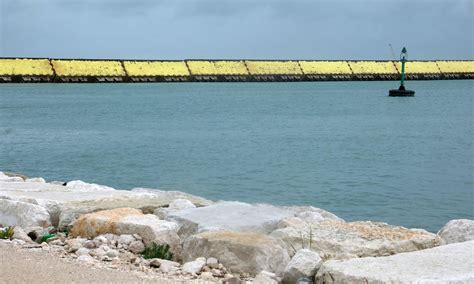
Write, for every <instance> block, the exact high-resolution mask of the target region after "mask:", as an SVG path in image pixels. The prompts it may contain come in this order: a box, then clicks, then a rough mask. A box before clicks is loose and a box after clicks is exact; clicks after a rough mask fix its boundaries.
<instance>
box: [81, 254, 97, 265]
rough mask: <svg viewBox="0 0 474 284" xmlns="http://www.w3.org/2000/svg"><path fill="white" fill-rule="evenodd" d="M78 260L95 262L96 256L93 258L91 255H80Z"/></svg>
mask: <svg viewBox="0 0 474 284" xmlns="http://www.w3.org/2000/svg"><path fill="white" fill-rule="evenodd" d="M77 260H79V261H82V262H88V263H91V262H94V258H92V257H91V256H90V255H85V254H84V255H80V256H79V257H78V258H77Z"/></svg>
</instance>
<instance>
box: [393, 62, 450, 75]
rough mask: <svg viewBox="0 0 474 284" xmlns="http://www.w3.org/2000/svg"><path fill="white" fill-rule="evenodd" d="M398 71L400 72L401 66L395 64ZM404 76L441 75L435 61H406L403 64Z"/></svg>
mask: <svg viewBox="0 0 474 284" xmlns="http://www.w3.org/2000/svg"><path fill="white" fill-rule="evenodd" d="M397 66H398V67H397V68H398V70H402V64H401V63H400V62H398V63H397ZM405 73H406V74H429V73H438V74H439V73H441V72H440V71H439V68H438V65H436V62H435V61H408V62H407V63H405Z"/></svg>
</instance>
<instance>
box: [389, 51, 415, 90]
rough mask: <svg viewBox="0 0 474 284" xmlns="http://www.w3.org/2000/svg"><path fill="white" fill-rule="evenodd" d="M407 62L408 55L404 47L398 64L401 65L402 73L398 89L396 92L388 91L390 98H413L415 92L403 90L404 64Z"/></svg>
mask: <svg viewBox="0 0 474 284" xmlns="http://www.w3.org/2000/svg"><path fill="white" fill-rule="evenodd" d="M407 61H408V53H407V49H406V48H405V47H403V48H402V52H401V53H400V62H401V63H402V73H401V79H400V87H399V88H398V89H396V90H390V91H389V92H388V95H389V96H390V97H413V96H415V91H412V90H406V89H405V63H406V62H407Z"/></svg>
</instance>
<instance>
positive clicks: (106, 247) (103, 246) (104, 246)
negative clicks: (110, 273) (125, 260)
mask: <svg viewBox="0 0 474 284" xmlns="http://www.w3.org/2000/svg"><path fill="white" fill-rule="evenodd" d="M100 248H102V249H103V250H104V251H106V252H107V251H109V250H110V247H109V246H108V245H101V246H100Z"/></svg>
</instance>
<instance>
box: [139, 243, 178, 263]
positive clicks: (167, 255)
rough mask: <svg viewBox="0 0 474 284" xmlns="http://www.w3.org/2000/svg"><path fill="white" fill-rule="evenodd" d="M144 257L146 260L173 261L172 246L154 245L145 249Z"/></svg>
mask: <svg viewBox="0 0 474 284" xmlns="http://www.w3.org/2000/svg"><path fill="white" fill-rule="evenodd" d="M142 255H143V258H145V259H151V258H161V259H166V260H171V259H172V258H173V253H171V252H170V246H169V245H168V244H163V245H157V244H155V243H153V244H151V246H149V247H147V248H145V250H144V251H143V252H142Z"/></svg>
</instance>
